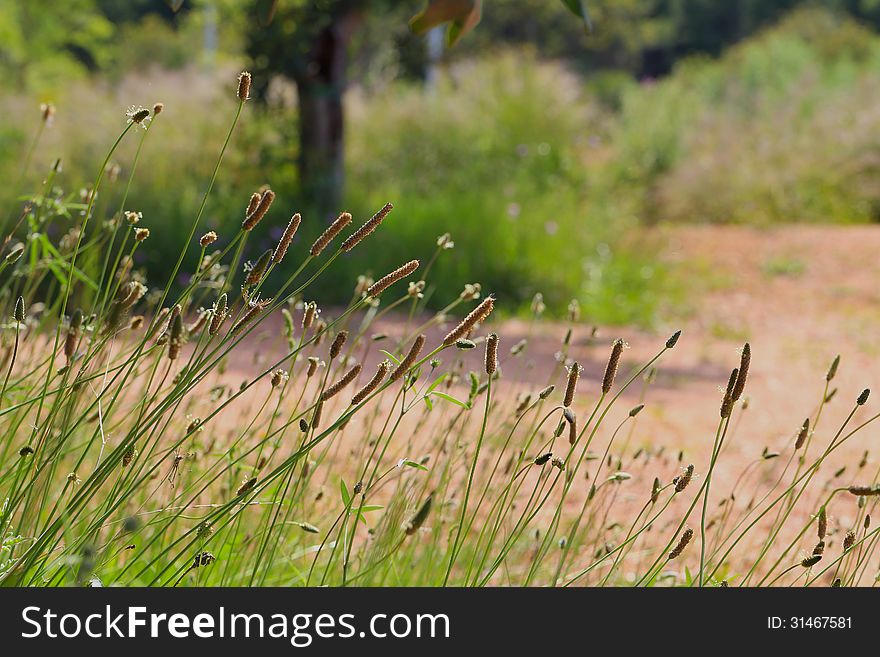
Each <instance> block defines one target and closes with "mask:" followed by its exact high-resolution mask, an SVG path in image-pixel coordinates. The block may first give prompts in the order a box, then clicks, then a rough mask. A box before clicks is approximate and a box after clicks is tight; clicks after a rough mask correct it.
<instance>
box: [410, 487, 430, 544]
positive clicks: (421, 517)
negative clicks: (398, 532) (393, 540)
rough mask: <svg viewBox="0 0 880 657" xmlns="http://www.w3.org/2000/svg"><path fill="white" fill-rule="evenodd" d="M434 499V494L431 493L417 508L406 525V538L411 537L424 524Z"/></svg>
mask: <svg viewBox="0 0 880 657" xmlns="http://www.w3.org/2000/svg"><path fill="white" fill-rule="evenodd" d="M433 499H434V493H433V492H431V493H430V494H429V495H428V497H426V498H425V501H424V502H422V505H421V506H420V507H419V508H418V510H417V511H416V512H415V513H414V514H413V516H412V518H410V519H409V521H408V522H407V523H406V526H405V529H404V531H405V532H406V535H407V536H412V535H413V534H415V533H416V532H417V531H418V530H419V528H420V527H421V526H422V525H424V524H425V520H427V519H428V515H429V514H430V513H431V504H432V502H433Z"/></svg>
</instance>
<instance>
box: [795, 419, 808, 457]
mask: <svg viewBox="0 0 880 657" xmlns="http://www.w3.org/2000/svg"><path fill="white" fill-rule="evenodd" d="M809 435H810V418H807V419H805V420H804V423H803V424H802V425H801V430H800V431H798V435H797V439H796V440H795V441H794V448H795V449H796V450H797V449H800V448H801V447H803V446H804V443H805V442H806V440H807V436H809Z"/></svg>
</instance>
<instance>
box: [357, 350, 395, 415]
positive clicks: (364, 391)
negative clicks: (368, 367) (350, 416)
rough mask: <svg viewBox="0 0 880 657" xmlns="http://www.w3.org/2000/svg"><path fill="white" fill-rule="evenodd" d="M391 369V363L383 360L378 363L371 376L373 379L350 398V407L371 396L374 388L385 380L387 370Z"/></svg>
mask: <svg viewBox="0 0 880 657" xmlns="http://www.w3.org/2000/svg"><path fill="white" fill-rule="evenodd" d="M390 369H391V363H390V362H388V361H387V360H383V361H382V362H381V363H379V366H378V368H377V369H376V373H375V374H374V375H373V378H372V379H370V380H369V381H368V382H367V384H366V385H365V386H364V387H363V388H361V389H360V390H358V391H357V392H356V393H355V395H354V397H352V398H351V405H352V406H355V405H357V404H360V403H361V402H362V401H363V400H365V399H366V398H367V397H369V396H370V394H372V393H373V392H374V391H375V390H376V388H378V387H379V385H380V384H381V383H382V381H384V380H385V376H386V375H387V374H388V370H390Z"/></svg>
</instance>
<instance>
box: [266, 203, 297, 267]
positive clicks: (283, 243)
mask: <svg viewBox="0 0 880 657" xmlns="http://www.w3.org/2000/svg"><path fill="white" fill-rule="evenodd" d="M300 223H302V216H300V214H299V212H297V213H296V214H294V215H293V216H292V217H291V218H290V221H289V222H287V227H286V228H285V229H284V232H283V233H282V234H281V239H279V240H278V244H277V245H276V246H275V251H274V252H273V253H272V262H274V263H275V264H276V265H277V264H279V263H280V262H281V261H282V260H284V255H285V254H286V253H287V249H288V248H290V243H291V242H292V241H293V236H294V235H296V231H297V229H298V228H299V225H300Z"/></svg>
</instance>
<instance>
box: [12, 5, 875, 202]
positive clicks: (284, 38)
mask: <svg viewBox="0 0 880 657" xmlns="http://www.w3.org/2000/svg"><path fill="white" fill-rule="evenodd" d="M808 4H818V5H821V6H823V7H825V8H830V9H833V10H837V11H840V12H846V13H848V14H850V15H851V16H854V17H855V18H857V19H858V20H860V21H863V22H865V23H867V24H869V25H871V26H873V27H878V26H880V0H729V1H725V2H718V1H717V0H556V1H554V2H548V1H547V0H407V1H406V2H400V1H399V0H398V1H395V0H247V1H246V2H245V1H242V0H66V1H65V2H55V1H52V0H28V2H20V1H19V0H0V71H2V72H3V73H4V75H5V78H6V79H7V80H8V81H10V82H11V84H12V85H13V86H17V87H19V88H23V89H25V88H30V89H31V90H38V91H39V90H42V89H52V88H53V86H62V85H63V84H65V83H66V84H69V83H70V80H73V79H76V77H77V76H81V75H91V74H103V75H105V76H107V77H109V79H111V80H112V79H115V78H117V77H119V76H121V75H122V74H124V72H125V70H126V69H130V68H132V67H142V66H147V65H153V64H155V65H158V66H161V67H165V68H173V67H182V66H186V65H188V64H191V63H193V62H201V61H202V56H203V55H204V52H205V51H206V50H209V49H214V50H219V52H220V54H221V55H223V56H226V57H227V58H229V59H232V60H237V61H239V62H242V60H245V61H244V62H242V63H243V64H244V65H246V66H249V67H251V68H252V69H253V71H254V73H255V81H256V85H255V89H254V93H255V96H256V97H257V99H258V100H266V99H267V91H268V90H269V89H270V85H271V84H272V81H273V80H276V79H283V80H287V81H289V82H291V83H293V85H294V86H295V87H296V90H297V94H296V96H297V110H298V111H297V112H296V115H295V116H294V115H293V114H292V115H291V135H294V134H295V135H296V138H295V139H294V140H292V141H295V142H296V154H295V157H296V160H297V164H298V170H299V187H300V188H301V190H302V191H303V202H304V203H306V204H310V205H312V207H314V208H317V209H324V210H330V209H332V208H336V207H338V205H339V201H340V197H341V194H342V189H343V184H342V183H343V175H344V174H343V172H344V167H343V154H344V112H343V97H344V93H345V90H346V86H347V83H348V81H349V80H350V79H354V80H362V79H364V78H365V75H364V72H365V71H368V70H370V67H371V63H372V62H373V61H375V60H377V59H379V58H386V60H389V59H390V60H394V62H395V65H396V70H397V71H398V74H399V75H405V76H416V77H418V76H424V75H425V74H426V71H427V70H428V68H429V66H430V64H431V61H432V55H430V54H429V48H428V47H427V46H426V40H425V39H424V38H422V37H420V36H414V35H413V34H412V33H411V30H410V28H412V29H413V31H420V32H424V31H426V30H428V29H429V28H432V27H434V26H436V25H440V24H444V25H446V26H447V28H446V35H447V43H452V42H458V43H457V45H456V47H455V48H452V49H449V50H447V51H446V52H444V53H442V56H443V57H444V58H446V59H456V58H466V57H470V56H473V55H474V54H479V53H481V52H485V51H487V50H490V49H493V48H497V47H498V46H503V45H506V44H514V45H520V46H521V45H527V46H532V47H534V48H535V49H536V50H537V51H538V52H539V53H540V54H541V56H543V57H547V58H560V59H565V60H566V61H568V62H570V63H571V64H572V65H573V66H575V67H577V68H578V69H580V70H581V71H583V72H586V73H588V74H594V73H597V72H602V71H609V70H611V71H617V72H619V73H623V74H626V75H632V76H635V77H646V76H647V77H660V76H664V75H666V74H668V73H669V72H670V71H671V70H672V68H673V67H674V65H675V63H676V62H677V61H679V60H680V59H682V58H683V57H687V56H689V55H693V54H695V53H704V54H708V55H711V56H715V55H718V54H719V53H720V52H721V51H722V50H723V49H724V48H726V47H727V46H729V45H730V44H733V43H735V42H737V41H740V40H742V39H744V38H746V37H748V36H749V35H751V34H752V33H754V32H755V31H757V30H759V29H760V28H761V27H763V26H765V25H766V24H768V23H770V22H772V21H775V20H778V19H779V17H780V16H781V15H782V14H784V13H785V12H788V11H790V10H791V9H793V8H795V7H796V6H801V5H808ZM587 8H588V9H589V15H588V14H587V12H586V9H587ZM573 13H574V14H575V15H576V16H575V15H573ZM577 16H579V17H580V18H581V19H582V20H578V18H577ZM478 22H479V27H478V28H477V29H473V28H474V27H475V26H476V24H477V23H478ZM585 22H586V23H588V25H589V26H590V29H589V30H587V29H585V26H584V23H585ZM211 30H213V32H211ZM218 31H219V32H220V33H221V34H220V38H219V43H213V42H212V44H211V45H210V47H209V45H208V42H209V37H208V36H207V35H208V34H209V33H213V34H215V36H216V33H217V32H218ZM466 32H467V33H468V34H467V37H466V38H463V39H462V38H461V37H462V36H463V35H464V34H465V33H466ZM215 41H216V39H215Z"/></svg>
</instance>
